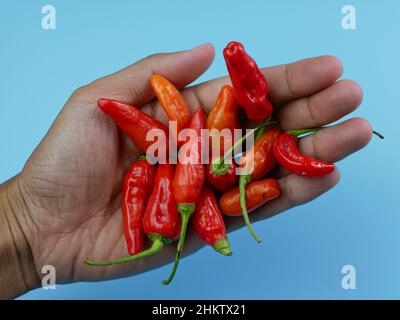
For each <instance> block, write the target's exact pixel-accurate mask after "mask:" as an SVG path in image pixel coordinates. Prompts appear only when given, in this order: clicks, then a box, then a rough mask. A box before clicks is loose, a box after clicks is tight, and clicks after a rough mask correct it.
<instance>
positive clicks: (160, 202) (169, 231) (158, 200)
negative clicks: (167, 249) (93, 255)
mask: <svg viewBox="0 0 400 320" xmlns="http://www.w3.org/2000/svg"><path fill="white" fill-rule="evenodd" d="M173 176H174V168H173V166H172V165H170V164H160V165H158V167H157V172H156V177H155V180H154V189H153V192H152V194H151V196H150V198H149V201H148V204H147V208H146V211H145V214H144V217H143V229H144V232H145V233H146V234H147V236H148V237H149V238H150V240H151V241H152V242H153V243H152V245H151V247H150V248H148V249H146V250H144V251H142V252H140V253H138V254H136V255H134V256H128V257H124V258H119V259H114V260H109V261H97V260H91V259H87V260H85V263H86V264H88V265H91V266H109V265H114V264H121V263H125V262H128V261H134V260H138V259H141V258H143V257H147V256H151V255H153V254H156V253H158V252H160V251H161V250H162V248H163V247H164V245H165V244H168V243H171V242H172V241H174V240H175V239H176V238H177V237H178V235H179V232H180V227H181V218H180V216H179V213H178V210H177V207H176V201H175V197H174V193H173V188H172V179H173Z"/></svg>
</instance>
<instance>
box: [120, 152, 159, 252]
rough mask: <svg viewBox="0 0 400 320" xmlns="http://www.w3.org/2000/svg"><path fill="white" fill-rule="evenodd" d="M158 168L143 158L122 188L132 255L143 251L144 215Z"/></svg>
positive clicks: (128, 240)
mask: <svg viewBox="0 0 400 320" xmlns="http://www.w3.org/2000/svg"><path fill="white" fill-rule="evenodd" d="M155 173H156V168H155V167H154V166H153V165H151V164H150V163H149V162H147V161H146V157H144V156H141V157H139V159H138V160H137V161H135V162H134V163H133V164H132V166H131V167H130V169H129V170H128V172H127V173H126V175H125V178H124V182H123V186H122V206H121V207H122V217H123V225H124V234H125V242H126V246H127V249H128V252H129V254H130V255H135V254H137V253H139V252H141V251H142V250H143V239H144V232H143V222H142V219H143V215H144V212H145V209H146V205H147V200H148V199H149V196H150V194H151V190H152V188H153V185H154V176H155Z"/></svg>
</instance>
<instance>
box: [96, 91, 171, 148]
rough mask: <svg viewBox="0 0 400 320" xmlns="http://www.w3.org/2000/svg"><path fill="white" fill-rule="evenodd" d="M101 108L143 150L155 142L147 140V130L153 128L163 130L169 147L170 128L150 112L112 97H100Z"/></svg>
mask: <svg viewBox="0 0 400 320" xmlns="http://www.w3.org/2000/svg"><path fill="white" fill-rule="evenodd" d="M97 105H98V106H99V108H100V109H101V110H102V111H103V112H104V113H105V114H107V115H108V116H110V117H111V118H113V119H114V120H115V122H116V123H117V124H118V126H119V127H120V128H121V129H122V131H123V132H124V133H125V134H126V135H127V136H128V137H129V138H130V139H131V140H132V141H133V142H134V143H135V145H136V146H137V147H138V148H139V149H140V150H141V151H142V152H146V151H147V148H149V147H150V146H151V145H152V144H153V143H154V142H153V141H147V140H146V135H147V132H148V131H150V130H151V129H159V130H162V131H163V132H164V134H165V137H166V138H167V141H166V146H167V147H168V128H167V126H165V125H164V124H163V123H161V122H160V121H158V120H155V119H153V118H152V117H151V116H149V115H148V114H146V113H144V112H143V111H141V110H139V109H137V108H135V107H134V106H132V105H130V104H127V103H124V102H120V101H117V100H112V99H105V98H102V99H99V100H98V101H97Z"/></svg>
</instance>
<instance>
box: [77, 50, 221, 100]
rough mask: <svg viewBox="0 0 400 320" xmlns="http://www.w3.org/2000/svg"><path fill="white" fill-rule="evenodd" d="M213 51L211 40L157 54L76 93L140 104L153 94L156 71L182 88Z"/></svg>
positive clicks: (208, 61) (203, 67)
mask: <svg viewBox="0 0 400 320" xmlns="http://www.w3.org/2000/svg"><path fill="white" fill-rule="evenodd" d="M214 55H215V51H214V47H213V45H212V44H203V45H201V46H198V47H195V48H193V49H190V50H185V51H179V52H174V53H159V54H154V55H151V56H148V57H146V58H144V59H142V60H140V61H138V62H137V63H134V64H132V65H130V66H128V67H126V68H124V69H122V70H120V71H118V72H116V73H113V74H111V75H109V76H106V77H104V78H100V79H98V80H96V81H94V82H92V83H90V84H89V85H87V86H85V87H83V88H81V89H78V90H77V92H76V93H75V94H74V95H79V96H80V97H82V96H83V95H84V96H85V98H88V100H89V99H90V101H93V102H95V101H97V99H99V98H102V97H104V98H110V99H116V100H120V101H123V102H128V103H131V104H133V105H135V106H137V107H139V106H141V105H143V104H144V103H146V102H148V101H150V100H151V99H153V98H154V94H153V91H152V90H151V87H150V78H151V76H152V75H153V74H160V75H161V76H163V77H165V78H167V79H168V80H169V81H171V82H172V83H173V84H174V85H175V86H176V87H177V88H178V89H180V88H183V87H185V86H186V85H188V84H189V83H191V82H193V81H194V80H196V79H197V78H198V77H199V76H200V75H201V74H202V73H204V72H205V71H206V70H207V69H208V67H209V66H210V65H211V63H212V61H213V59H214Z"/></svg>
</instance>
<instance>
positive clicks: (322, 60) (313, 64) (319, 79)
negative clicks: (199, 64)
mask: <svg viewBox="0 0 400 320" xmlns="http://www.w3.org/2000/svg"><path fill="white" fill-rule="evenodd" d="M262 71H263V73H264V75H265V77H266V78H267V80H268V84H269V96H270V99H271V101H272V102H273V103H274V104H282V103H285V102H288V101H292V100H295V99H299V98H303V97H306V96H308V95H310V94H313V93H315V92H318V91H320V90H322V89H324V88H326V87H328V86H330V85H331V84H332V83H334V82H335V81H336V80H337V79H338V78H339V77H340V76H341V75H342V72H343V67H342V64H341V62H340V61H339V60H338V59H337V58H335V57H332V56H321V57H316V58H310V59H305V60H300V61H297V62H294V63H290V64H287V65H280V66H275V67H271V68H264V69H262ZM229 83H230V81H229V78H228V77H224V78H219V79H215V80H211V81H208V82H204V83H202V84H199V85H197V86H194V87H191V88H187V89H185V91H184V94H185V96H186V98H187V99H188V100H189V101H190V102H191V104H194V105H199V104H200V105H202V106H204V107H205V108H206V110H209V109H211V107H212V106H213V104H214V102H215V99H216V97H217V95H218V92H219V90H220V89H221V87H222V86H223V85H225V84H229Z"/></svg>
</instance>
